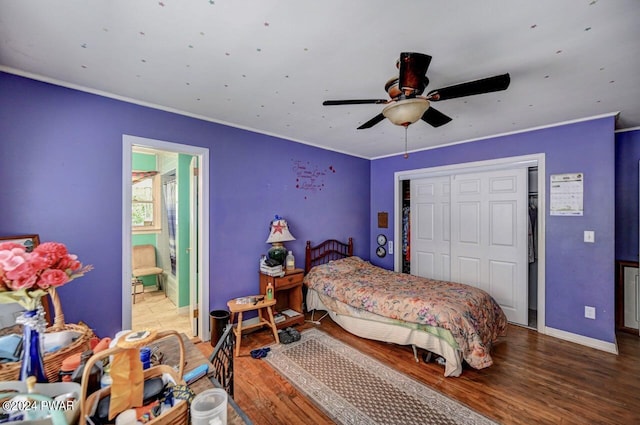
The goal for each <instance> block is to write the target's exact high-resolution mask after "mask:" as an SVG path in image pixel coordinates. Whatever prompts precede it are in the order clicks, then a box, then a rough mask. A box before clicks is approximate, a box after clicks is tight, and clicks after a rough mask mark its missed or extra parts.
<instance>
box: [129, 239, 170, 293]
mask: <svg viewBox="0 0 640 425" xmlns="http://www.w3.org/2000/svg"><path fill="white" fill-rule="evenodd" d="M131 268H132V271H131V274H132V275H133V279H132V283H133V282H135V281H136V280H137V279H140V278H141V277H143V276H154V275H155V276H156V281H157V283H158V288H160V287H162V288H163V289H164V291H165V292H164V295H165V296H167V291H166V288H164V285H162V274H163V273H164V270H162V269H161V268H160V267H158V266H157V265H156V248H155V247H154V246H153V245H135V246H134V247H133V249H132V259H131ZM135 287H136V285H135V284H134V285H133V289H134V291H133V303H134V304H135V303H136V290H135ZM142 292H144V286H143V287H142Z"/></svg>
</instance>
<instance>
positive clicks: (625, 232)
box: [616, 130, 640, 261]
mask: <svg viewBox="0 0 640 425" xmlns="http://www.w3.org/2000/svg"><path fill="white" fill-rule="evenodd" d="M638 161H640V130H635V131H625V132H621V133H616V260H625V261H638V190H639V188H638Z"/></svg>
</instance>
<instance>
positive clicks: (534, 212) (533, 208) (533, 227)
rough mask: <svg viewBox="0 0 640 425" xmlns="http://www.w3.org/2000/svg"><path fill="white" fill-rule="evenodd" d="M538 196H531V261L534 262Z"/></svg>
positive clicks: (536, 241)
mask: <svg viewBox="0 0 640 425" xmlns="http://www.w3.org/2000/svg"><path fill="white" fill-rule="evenodd" d="M537 201H538V197H537V195H533V196H529V232H528V233H529V263H533V262H534V261H536V258H537V256H538V255H537V245H538V240H537V233H536V224H537V221H538V205H537Z"/></svg>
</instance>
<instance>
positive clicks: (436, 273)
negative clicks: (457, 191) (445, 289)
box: [410, 176, 451, 280]
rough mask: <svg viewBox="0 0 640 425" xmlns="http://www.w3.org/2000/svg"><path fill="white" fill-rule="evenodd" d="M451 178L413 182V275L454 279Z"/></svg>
mask: <svg viewBox="0 0 640 425" xmlns="http://www.w3.org/2000/svg"><path fill="white" fill-rule="evenodd" d="M450 187H451V185H450V183H449V176H446V177H432V178H425V179H418V180H411V213H410V223H411V232H410V238H411V239H410V242H411V243H410V247H411V248H410V249H411V274H414V275H417V276H422V277H428V278H431V279H438V280H449V278H450V268H451V260H450V254H449V252H450V247H449V244H450V227H451V226H450V208H449V205H450V204H449V199H450Z"/></svg>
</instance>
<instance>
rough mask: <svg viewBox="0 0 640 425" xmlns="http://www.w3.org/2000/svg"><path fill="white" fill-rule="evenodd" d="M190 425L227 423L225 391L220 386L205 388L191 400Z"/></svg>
mask: <svg viewBox="0 0 640 425" xmlns="http://www.w3.org/2000/svg"><path fill="white" fill-rule="evenodd" d="M191 424H192V425H227V393H226V391H225V390H223V389H221V388H214V389H210V390H205V391H203V392H201V393H200V394H198V395H196V396H195V397H194V398H193V401H192V402H191Z"/></svg>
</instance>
